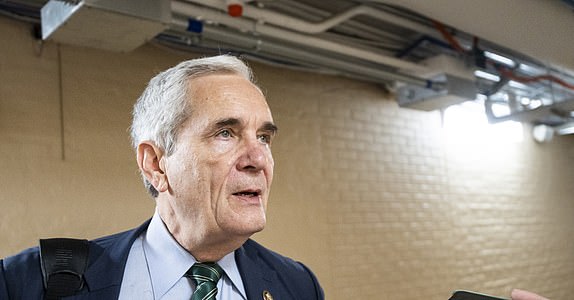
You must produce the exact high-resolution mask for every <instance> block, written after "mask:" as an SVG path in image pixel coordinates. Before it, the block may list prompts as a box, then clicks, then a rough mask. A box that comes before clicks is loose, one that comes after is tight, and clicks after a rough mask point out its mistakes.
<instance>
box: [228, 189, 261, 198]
mask: <svg viewBox="0 0 574 300" xmlns="http://www.w3.org/2000/svg"><path fill="white" fill-rule="evenodd" d="M233 195H234V196H240V197H259V196H260V195H261V191H260V190H245V191H240V192H237V193H233Z"/></svg>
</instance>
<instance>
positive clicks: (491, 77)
mask: <svg viewBox="0 0 574 300" xmlns="http://www.w3.org/2000/svg"><path fill="white" fill-rule="evenodd" d="M474 76H476V77H480V78H484V79H486V80H490V81H496V82H498V81H500V76H498V75H494V74H491V73H488V72H484V71H481V70H476V71H474Z"/></svg>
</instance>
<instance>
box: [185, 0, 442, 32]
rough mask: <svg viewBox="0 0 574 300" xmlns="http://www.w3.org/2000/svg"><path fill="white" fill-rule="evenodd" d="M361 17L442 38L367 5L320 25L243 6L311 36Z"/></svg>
mask: <svg viewBox="0 0 574 300" xmlns="http://www.w3.org/2000/svg"><path fill="white" fill-rule="evenodd" d="M186 1H187V2H193V3H196V4H200V5H203V6H208V7H212V8H216V9H219V10H223V11H227V3H226V0H186ZM359 15H366V16H369V17H372V18H375V19H378V20H381V21H385V22H388V23H391V24H395V25H398V26H400V27H405V28H409V29H411V30H414V31H416V32H419V33H423V34H425V35H429V36H432V37H436V38H439V37H441V36H440V35H439V33H438V32H437V31H436V30H434V29H433V28H429V27H427V26H424V25H421V24H418V23H415V22H412V21H410V20H408V19H405V18H401V17H398V16H395V15H393V14H390V13H387V12H385V11H382V10H379V9H376V8H373V7H370V6H365V5H359V6H355V7H353V8H351V9H349V10H347V11H345V12H342V13H340V14H337V15H335V16H332V17H330V18H328V19H326V20H324V21H322V22H319V23H312V22H307V21H303V20H301V19H297V18H293V17H289V16H286V15H283V14H280V13H276V12H273V11H270V10H265V9H260V8H257V7H255V6H251V5H243V16H245V17H248V18H251V19H255V20H257V21H259V22H264V23H269V24H273V25H276V26H279V27H283V28H286V29H289V30H294V31H299V32H303V33H310V34H317V33H321V32H325V31H327V30H329V29H330V28H332V27H335V26H337V25H339V24H341V23H343V22H345V21H347V20H349V19H351V18H353V17H356V16H359Z"/></svg>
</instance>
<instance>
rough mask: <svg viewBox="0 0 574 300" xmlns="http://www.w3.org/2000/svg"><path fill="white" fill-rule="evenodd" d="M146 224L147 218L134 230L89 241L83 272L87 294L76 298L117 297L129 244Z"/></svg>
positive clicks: (145, 227) (130, 244)
mask: <svg viewBox="0 0 574 300" xmlns="http://www.w3.org/2000/svg"><path fill="white" fill-rule="evenodd" d="M148 225H149V220H148V221H147V222H146V223H144V224H143V225H142V226H140V227H139V228H137V229H135V230H131V231H127V232H124V233H119V234H117V235H114V236H110V237H107V238H104V239H102V240H97V241H94V242H91V243H90V254H89V262H88V264H89V265H88V269H87V270H86V272H85V274H84V277H85V280H86V285H87V287H88V290H89V294H87V295H86V294H80V295H78V298H81V299H85V296H88V299H89V298H93V299H96V298H99V299H103V298H100V297H103V296H104V295H107V296H109V297H110V298H116V299H117V297H118V296H119V292H120V287H121V283H122V279H123V275H124V269H125V265H126V261H127V258H128V254H129V252H130V249H131V246H132V244H133V243H134V241H135V239H136V238H137V237H138V236H139V235H140V234H141V233H142V232H143V231H144V230H146V229H147V227H148ZM90 294H91V295H90ZM92 296H94V297H95V298H94V297H92ZM106 299H107V298H106Z"/></svg>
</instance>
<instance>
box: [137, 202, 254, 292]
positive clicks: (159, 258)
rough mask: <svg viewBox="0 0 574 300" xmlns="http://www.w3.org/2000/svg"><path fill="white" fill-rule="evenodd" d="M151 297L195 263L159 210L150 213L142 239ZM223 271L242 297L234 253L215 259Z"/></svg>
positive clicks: (241, 283) (174, 282)
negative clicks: (151, 292)
mask: <svg viewBox="0 0 574 300" xmlns="http://www.w3.org/2000/svg"><path fill="white" fill-rule="evenodd" d="M143 248H144V253H145V256H146V260H147V264H148V269H149V273H150V278H151V282H152V286H153V292H154V298H155V299H160V298H161V297H162V296H163V295H164V294H165V293H166V292H167V291H169V289H171V288H172V287H173V286H174V285H175V284H176V283H177V281H178V280H179V279H180V278H181V277H182V276H183V275H184V274H185V272H187V270H188V269H189V268H190V267H191V266H192V265H193V264H194V263H195V262H196V259H195V258H194V257H193V256H192V255H191V254H190V253H189V252H187V250H185V249H184V248H183V247H182V246H181V245H180V244H179V243H178V242H177V241H176V240H175V239H174V238H173V236H172V235H171V233H170V232H169V231H168V230H167V227H166V226H165V224H164V223H163V221H162V220H161V217H160V216H159V213H158V212H157V210H156V212H155V213H154V215H153V217H152V219H151V222H150V224H149V227H148V229H147V232H146V233H145V236H144V239H143ZM217 263H218V264H219V266H220V267H221V268H222V269H223V270H224V271H225V275H224V277H227V278H229V280H231V283H232V284H233V286H234V287H235V288H236V289H238V290H239V292H240V293H241V294H242V295H243V297H245V289H244V287H243V281H242V280H241V275H240V273H239V269H238V268H237V262H236V261H235V255H234V252H231V253H229V254H227V255H226V256H224V257H223V258H222V259H221V260H220V261H218V262H217Z"/></svg>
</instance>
